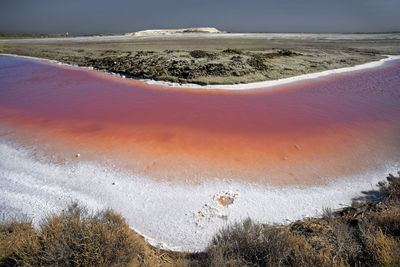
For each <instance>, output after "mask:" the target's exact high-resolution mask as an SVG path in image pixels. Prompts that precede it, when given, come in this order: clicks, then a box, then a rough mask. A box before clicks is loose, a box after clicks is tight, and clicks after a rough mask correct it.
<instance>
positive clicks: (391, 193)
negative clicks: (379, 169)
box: [378, 171, 400, 204]
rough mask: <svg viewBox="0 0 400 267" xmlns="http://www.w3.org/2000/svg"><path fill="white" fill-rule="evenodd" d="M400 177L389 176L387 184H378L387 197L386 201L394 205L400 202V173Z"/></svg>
mask: <svg viewBox="0 0 400 267" xmlns="http://www.w3.org/2000/svg"><path fill="white" fill-rule="evenodd" d="M398 174H399V176H397V177H396V176H394V175H393V174H389V176H388V177H386V180H387V181H386V182H380V183H378V185H379V189H380V192H381V193H382V194H383V195H384V196H385V201H390V202H394V203H397V204H398V203H399V202H400V171H399V172H398Z"/></svg>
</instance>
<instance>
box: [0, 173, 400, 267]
mask: <svg viewBox="0 0 400 267" xmlns="http://www.w3.org/2000/svg"><path fill="white" fill-rule="evenodd" d="M399 174H400V173H399ZM366 195H367V197H366V198H364V199H359V200H357V201H354V202H353V203H352V205H351V206H350V207H347V208H344V209H341V210H339V211H332V210H329V209H325V210H324V214H323V215H322V217H321V218H309V219H305V220H303V221H297V222H294V223H292V224H290V225H286V226H270V225H263V224H258V223H254V222H252V221H251V220H250V219H247V220H245V221H244V222H242V223H237V224H234V225H232V226H228V227H227V228H225V229H222V230H221V231H220V232H219V233H218V234H216V235H215V236H214V238H213V240H212V241H211V243H210V245H209V246H208V247H207V248H206V250H205V251H204V252H199V253H189V254H185V253H174V252H168V251H162V250H159V249H156V248H154V247H151V246H150V245H149V244H147V243H146V242H145V240H144V239H143V238H142V237H140V236H139V235H137V234H136V233H135V232H134V231H132V230H131V229H130V228H129V226H128V224H127V223H126V222H125V220H124V219H123V218H122V217H121V215H119V214H116V213H115V212H113V211H111V210H106V211H103V212H99V213H96V214H90V213H89V212H87V211H86V210H85V209H83V208H80V207H78V206H77V205H72V206H70V207H69V208H68V209H67V210H66V211H63V212H62V213H61V214H58V215H52V216H50V217H48V218H47V219H45V220H44V221H43V223H42V224H41V225H40V227H39V228H38V229H34V228H33V226H32V224H31V223H29V222H10V223H3V224H2V225H0V266H400V205H399V204H400V177H396V176H393V175H389V177H387V181H386V182H381V183H379V191H376V192H368V194H366ZM371 196H374V197H373V198H371ZM371 199H373V200H371Z"/></svg>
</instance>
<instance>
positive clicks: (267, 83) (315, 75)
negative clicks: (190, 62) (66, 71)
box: [0, 53, 400, 91]
mask: <svg viewBox="0 0 400 267" xmlns="http://www.w3.org/2000/svg"><path fill="white" fill-rule="evenodd" d="M0 56H9V57H19V58H26V59H31V60H40V61H45V62H50V63H55V64H58V65H64V66H70V67H77V68H84V69H90V70H96V71H101V72H105V73H108V74H111V75H113V76H119V77H121V78H126V76H125V75H122V74H119V73H115V72H111V71H107V70H99V69H95V68H93V67H85V66H79V65H76V64H67V63H62V62H60V61H57V60H52V59H44V58H39V57H31V56H21V55H15V54H6V53H0ZM383 56H385V57H386V58H382V59H380V60H377V61H371V62H367V63H363V64H359V65H355V66H351V67H344V68H338V69H332V70H326V71H321V72H314V73H308V74H303V75H298V76H293V77H289V78H283V79H277V80H269V81H262V82H254V83H241V84H215V85H214V84H213V85H200V84H193V83H173V82H167V81H158V80H152V79H135V80H138V81H141V82H144V83H146V84H149V85H158V86H163V87H173V88H184V89H196V90H198V89H208V90H231V91H233V90H251V89H261V88H269V87H273V86H278V85H284V84H289V83H294V82H297V81H302V80H309V79H316V78H321V77H326V76H330V75H334V74H340V73H346V72H352V71H359V70H364V69H370V68H375V67H379V66H381V65H383V64H384V63H385V62H388V61H392V60H399V59H400V55H383Z"/></svg>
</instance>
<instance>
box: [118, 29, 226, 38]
mask: <svg viewBox="0 0 400 267" xmlns="http://www.w3.org/2000/svg"><path fill="white" fill-rule="evenodd" d="M176 33H223V32H222V31H220V30H218V29H216V28H213V27H199V28H183V29H159V30H144V31H138V32H132V33H126V34H125V35H130V36H131V35H135V36H143V35H168V34H176Z"/></svg>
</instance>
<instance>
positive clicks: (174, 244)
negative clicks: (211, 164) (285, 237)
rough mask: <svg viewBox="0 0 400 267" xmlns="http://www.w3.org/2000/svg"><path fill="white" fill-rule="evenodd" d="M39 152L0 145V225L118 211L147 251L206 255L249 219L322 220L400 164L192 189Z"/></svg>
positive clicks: (6, 143) (373, 186) (271, 221)
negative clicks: (227, 199) (323, 177)
mask: <svg viewBox="0 0 400 267" xmlns="http://www.w3.org/2000/svg"><path fill="white" fill-rule="evenodd" d="M38 151H39V152H40V148H35V147H21V146H19V145H17V144H15V143H12V142H10V141H8V140H6V139H5V137H1V138H0V192H1V193H0V210H1V213H2V214H0V218H1V217H3V218H4V217H7V216H12V215H15V214H25V215H26V216H28V217H29V218H31V219H32V220H33V223H34V224H35V225H38V223H39V222H40V221H41V220H42V219H43V218H44V217H45V216H46V215H48V214H49V213H51V212H59V211H61V210H62V209H65V208H66V207H67V205H68V204H71V203H72V202H73V201H77V202H78V203H80V204H82V205H85V206H87V207H88V208H89V209H92V210H101V209H104V208H112V209H114V210H115V211H117V212H119V213H121V214H122V215H123V216H124V218H126V220H127V222H128V223H129V225H130V226H131V227H132V228H133V229H134V230H135V231H136V232H137V233H139V234H141V235H143V236H144V237H145V238H146V240H147V241H148V242H149V243H150V244H152V245H154V246H156V247H159V248H164V249H169V250H175V251H200V250H203V249H204V248H205V247H206V246H207V245H208V243H209V242H210V241H211V239H212V237H213V236H214V234H215V233H216V232H217V231H219V230H220V229H221V228H222V227H225V226H227V225H231V224H233V223H235V222H240V221H243V220H244V219H246V218H248V217H250V218H252V219H253V220H254V221H255V222H262V223H269V224H277V223H279V224H280V223H284V224H285V223H290V222H292V221H295V220H299V219H303V218H305V217H314V216H319V215H321V213H322V211H323V209H324V208H331V209H334V210H335V209H339V208H341V207H344V206H347V205H350V203H351V202H352V199H353V198H355V197H357V196H360V195H362V191H364V190H365V191H369V190H375V189H376V184H377V182H378V181H380V180H382V179H384V177H385V176H386V175H387V174H388V173H389V172H393V173H394V172H395V171H397V170H398V169H399V163H398V162H397V163H393V162H387V163H386V165H385V166H382V168H381V169H380V170H375V171H374V172H366V173H360V174H357V175H353V176H349V177H327V178H330V179H331V181H332V182H330V183H328V184H326V185H319V186H309V187H304V186H287V187H276V186H267V185H260V184H255V183H247V182H245V181H242V182H239V181H236V182H231V181H224V180H218V179H216V180H213V181H208V182H203V183H201V184H198V185H189V184H185V183H182V182H166V181H161V182H159V181H154V180H151V179H149V178H146V177H142V176H138V175H135V174H132V173H130V172H127V171H124V170H120V169H115V168H112V167H110V166H106V165H101V164H99V163H96V162H90V161H85V160H84V155H81V157H80V158H79V160H74V161H70V162H67V163H63V164H60V163H59V164H57V163H54V162H51V161H50V160H48V159H47V158H46V157H44V156H42V157H39V159H38ZM33 155H35V157H33ZM226 178H229V177H226ZM336 178H340V179H336ZM113 183H114V184H113ZM219 193H223V194H225V193H227V194H231V195H234V194H237V198H236V200H235V202H234V203H233V205H230V206H227V207H222V206H220V205H219V204H218V203H217V202H216V201H215V200H214V197H215V195H216V194H219ZM200 211H201V213H202V214H203V215H204V216H203V215H202V214H201V213H199V212H200Z"/></svg>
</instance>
